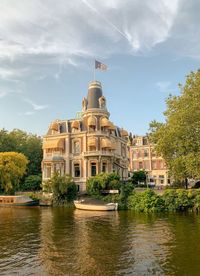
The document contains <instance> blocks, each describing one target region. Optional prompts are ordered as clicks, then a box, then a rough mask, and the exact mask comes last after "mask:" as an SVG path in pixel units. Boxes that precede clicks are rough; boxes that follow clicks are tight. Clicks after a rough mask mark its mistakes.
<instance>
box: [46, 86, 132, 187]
mask: <svg viewBox="0 0 200 276" xmlns="http://www.w3.org/2000/svg"><path fill="white" fill-rule="evenodd" d="M79 115H80V116H79V118H76V119H72V120H56V121H53V122H52V123H51V124H50V126H49V129H48V132H47V134H46V135H45V136H44V138H43V161H42V176H43V180H46V179H49V178H51V177H52V175H53V174H54V173H55V172H59V173H60V175H64V174H70V175H71V176H72V177H73V179H74V181H75V183H76V184H77V185H78V187H79V190H80V191H85V189H86V181H87V179H88V178H89V177H91V176H94V175H96V174H99V173H101V172H108V173H109V172H114V171H115V172H117V173H118V174H119V175H120V176H121V178H122V179H124V180H126V179H127V178H128V164H129V163H128V148H127V139H128V133H127V131H125V130H123V129H120V128H119V127H117V126H115V125H114V124H113V123H112V122H111V121H110V120H109V117H110V114H109V112H108V110H107V107H106V98H105V97H104V96H103V94H102V87H101V83H100V82H98V81H93V82H91V83H90V84H89V87H88V95H87V98H84V99H83V101H82V112H81V113H80V114H79Z"/></svg>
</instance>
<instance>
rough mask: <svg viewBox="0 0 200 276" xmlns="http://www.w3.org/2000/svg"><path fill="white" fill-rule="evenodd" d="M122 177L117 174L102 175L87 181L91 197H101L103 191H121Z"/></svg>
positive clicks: (87, 188)
mask: <svg viewBox="0 0 200 276" xmlns="http://www.w3.org/2000/svg"><path fill="white" fill-rule="evenodd" d="M119 187H120V176H119V175H117V174H116V173H100V174H98V175H96V176H92V177H90V178H89V179H88V180H87V183H86V190H87V192H88V194H89V195H100V194H101V191H102V190H110V189H115V190H116V189H119Z"/></svg>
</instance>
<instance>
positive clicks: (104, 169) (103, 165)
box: [102, 163, 107, 173]
mask: <svg viewBox="0 0 200 276" xmlns="http://www.w3.org/2000/svg"><path fill="white" fill-rule="evenodd" d="M106 165H107V164H106V163H103V164H102V172H104V173H105V172H106V167H107V166H106Z"/></svg>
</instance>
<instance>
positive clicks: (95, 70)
mask: <svg viewBox="0 0 200 276" xmlns="http://www.w3.org/2000/svg"><path fill="white" fill-rule="evenodd" d="M95 78H96V68H95V60H94V81H95Z"/></svg>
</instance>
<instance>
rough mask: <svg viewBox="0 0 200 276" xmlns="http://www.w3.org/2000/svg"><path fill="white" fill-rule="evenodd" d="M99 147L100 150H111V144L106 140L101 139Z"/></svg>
mask: <svg viewBox="0 0 200 276" xmlns="http://www.w3.org/2000/svg"><path fill="white" fill-rule="evenodd" d="M101 147H102V148H110V149H111V148H112V143H111V141H110V140H109V139H108V138H103V139H101Z"/></svg>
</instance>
